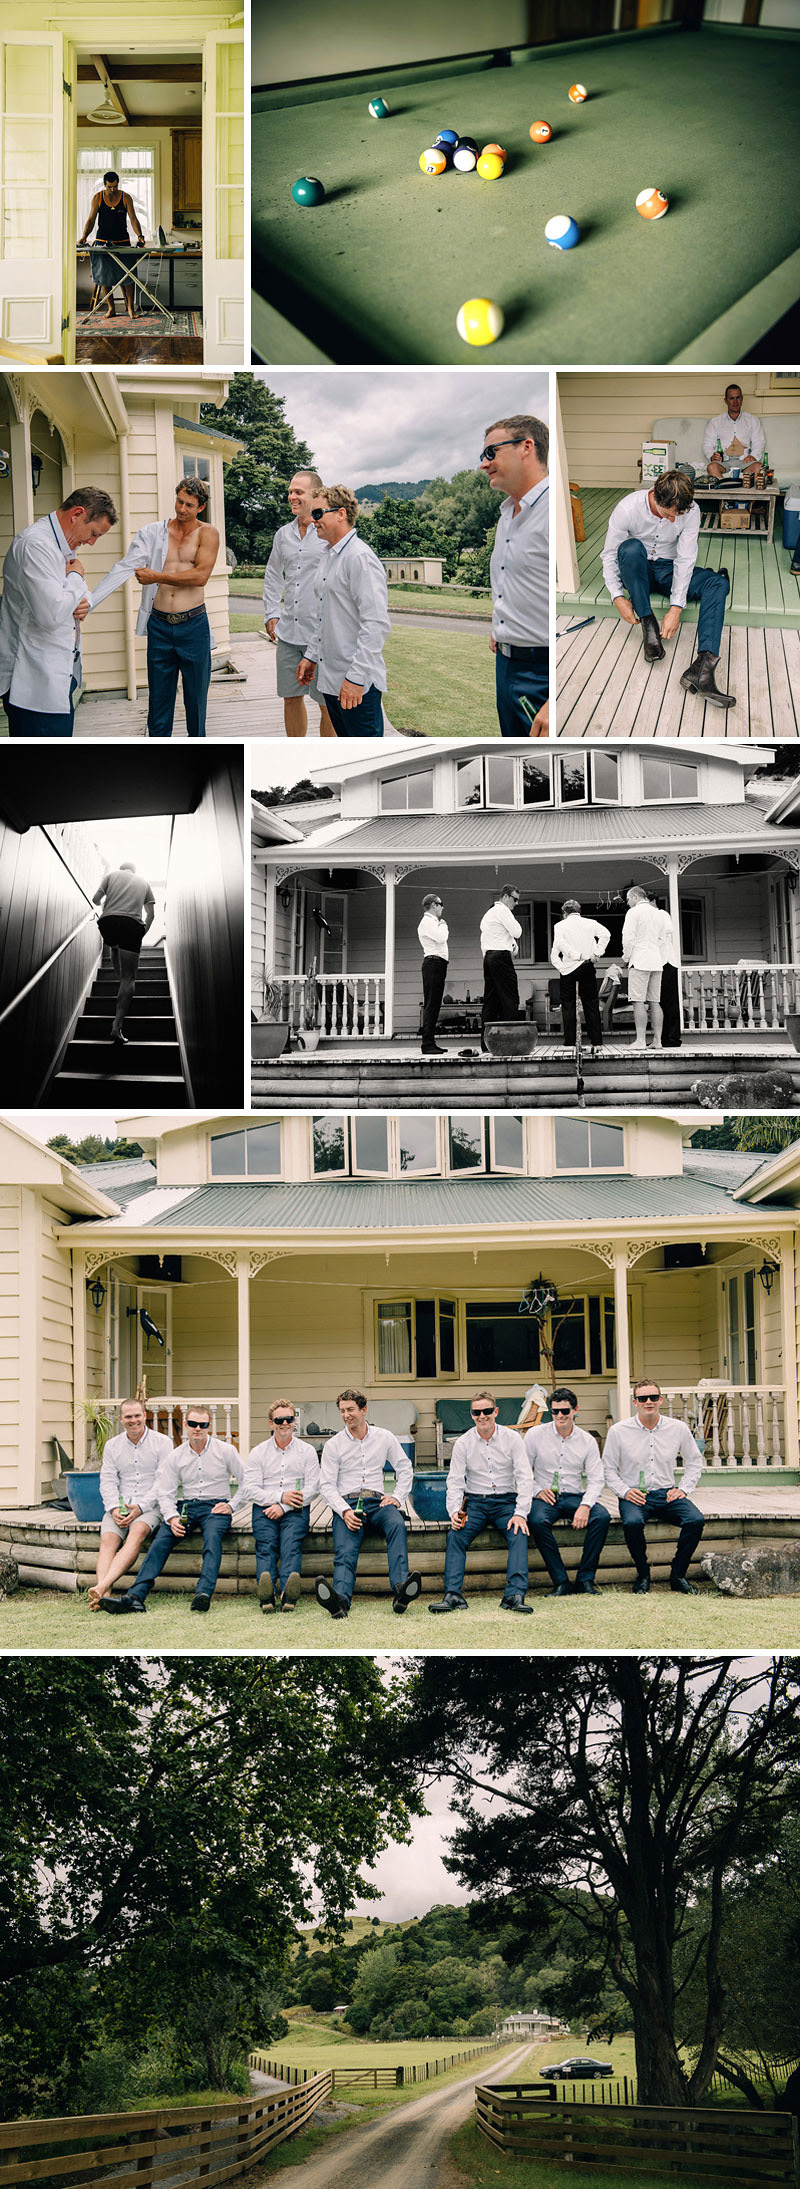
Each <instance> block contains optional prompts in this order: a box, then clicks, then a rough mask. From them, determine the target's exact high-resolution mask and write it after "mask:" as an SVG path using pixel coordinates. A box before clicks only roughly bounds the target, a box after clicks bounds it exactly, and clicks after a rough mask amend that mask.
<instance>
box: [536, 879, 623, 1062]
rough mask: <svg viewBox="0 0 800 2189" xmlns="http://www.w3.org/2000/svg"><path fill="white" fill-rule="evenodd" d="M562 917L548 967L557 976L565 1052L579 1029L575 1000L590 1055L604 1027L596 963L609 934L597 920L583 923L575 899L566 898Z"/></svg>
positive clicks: (573, 1042)
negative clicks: (554, 971)
mask: <svg viewBox="0 0 800 2189" xmlns="http://www.w3.org/2000/svg"><path fill="white" fill-rule="evenodd" d="M561 911H562V915H563V917H562V918H561V919H560V920H557V921H556V924H555V927H554V929H553V948H552V950H551V952H550V963H551V965H554V966H555V969H556V972H557V974H558V986H559V993H560V998H561V1031H562V1034H563V1037H564V1047H565V1049H574V1047H575V1037H576V1034H577V1026H578V997H579V996H580V1000H581V1009H582V1011H583V1017H584V1023H585V1026H586V1032H587V1036H588V1039H589V1042H590V1045H591V1049H592V1054H594V1052H595V1050H597V1049H600V1048H602V1043H603V1027H602V1023H601V1019H600V1002H599V998H598V994H597V974H596V972H595V963H596V961H597V959H598V958H602V956H603V953H604V951H606V950H607V949H608V945H609V943H610V941H611V931H610V929H609V928H607V927H601V925H600V922H599V920H585V919H584V917H583V913H582V911H581V908H580V904H579V902H578V899H577V897H567V898H566V899H565V902H564V903H563V904H562V907H561Z"/></svg>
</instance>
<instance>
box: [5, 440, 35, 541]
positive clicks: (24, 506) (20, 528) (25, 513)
mask: <svg viewBox="0 0 800 2189" xmlns="http://www.w3.org/2000/svg"><path fill="white" fill-rule="evenodd" d="M8 438H9V442H10V456H11V507H12V511H13V516H14V531H15V533H17V532H24V531H25V530H26V529H27V526H28V525H29V524H33V519H34V515H35V511H34V507H33V474H32V471H31V426H30V419H29V417H28V414H27V410H26V412H25V416H24V418H13V419H12V421H11V424H10V425H9V427H8Z"/></svg>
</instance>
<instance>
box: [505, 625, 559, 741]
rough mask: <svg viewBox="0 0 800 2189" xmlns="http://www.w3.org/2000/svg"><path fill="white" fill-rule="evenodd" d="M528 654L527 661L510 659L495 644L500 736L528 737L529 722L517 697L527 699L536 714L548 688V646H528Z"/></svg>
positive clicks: (543, 701)
mask: <svg viewBox="0 0 800 2189" xmlns="http://www.w3.org/2000/svg"><path fill="white" fill-rule="evenodd" d="M529 653H530V659H529V660H528V661H511V660H509V657H508V655H507V654H501V652H500V650H499V647H498V650H497V653H496V654H495V657H494V681H495V695H496V699H497V719H498V721H499V724H500V735H501V737H530V734H531V725H530V722H529V720H528V716H527V715H526V714H523V712H522V708H521V706H520V704H519V703H520V700H521V699H529V700H530V701H531V702H532V705H533V706H534V707H535V709H536V712H537V713H538V711H539V708H540V707H543V706H544V703H545V700H546V698H547V695H548V692H549V690H550V667H549V663H550V650H549V647H547V646H531V647H530V649H529Z"/></svg>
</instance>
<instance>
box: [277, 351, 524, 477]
mask: <svg viewBox="0 0 800 2189" xmlns="http://www.w3.org/2000/svg"><path fill="white" fill-rule="evenodd" d="M256 377H257V378H258V379H261V380H265V381H266V383H267V386H268V387H270V388H271V389H272V391H273V393H274V394H275V395H282V396H285V397H286V410H285V416H286V419H287V421H288V423H289V424H290V425H291V426H293V427H294V430H295V433H296V434H297V435H298V438H299V439H301V440H304V441H306V442H307V443H308V446H309V448H311V449H312V450H313V452H314V461H315V463H316V466H317V469H318V471H319V472H320V473H321V475H322V477H323V479H324V480H325V481H326V484H328V485H329V486H332V485H334V484H338V483H339V482H341V483H342V484H343V485H345V486H352V487H358V486H367V485H369V484H374V483H377V482H378V481H380V480H382V479H434V478H438V477H439V476H440V475H441V476H443V477H444V478H447V479H451V478H452V477H453V474H454V472H456V471H468V470H477V468H478V460H479V457H480V453H481V447H482V436H483V431H484V427H485V426H486V425H487V424H489V423H491V422H492V421H493V420H494V419H495V418H501V417H503V416H505V417H509V416H512V415H513V414H514V413H516V412H519V411H529V412H532V413H533V415H534V417H537V418H545V419H546V418H547V415H548V410H547V394H548V386H547V374H546V372H534V371H528V370H521V371H517V370H516V369H515V368H513V367H510V366H505V367H504V368H502V369H501V370H499V371H496V372H493V371H492V370H491V369H488V370H484V371H481V372H465V371H464V370H459V369H458V368H455V369H454V370H453V371H449V370H448V369H447V368H446V367H438V368H431V367H429V366H428V367H425V366H416V365H413V366H406V367H399V366H398V367H393V366H385V367H378V366H376V367H371V366H370V367H365V368H361V367H356V368H353V367H352V366H351V367H348V369H347V370H346V371H334V370H333V369H332V368H331V367H330V366H326V367H325V368H324V370H320V371H317V370H316V368H315V367H313V366H310V367H307V368H303V367H297V366H296V367H294V368H293V369H292V370H291V371H286V372H280V371H277V370H276V369H275V368H273V367H272V366H267V367H265V368H264V370H263V371H262V372H259V373H257V375H256Z"/></svg>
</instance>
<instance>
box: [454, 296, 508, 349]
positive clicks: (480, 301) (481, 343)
mask: <svg viewBox="0 0 800 2189" xmlns="http://www.w3.org/2000/svg"><path fill="white" fill-rule="evenodd" d="M504 325H505V320H504V317H503V313H502V312H501V310H500V306H499V304H492V303H491V301H490V299H489V297H488V296H471V297H469V298H468V299H467V302H466V304H462V306H461V310H460V312H459V314H458V318H457V320H456V326H457V328H458V332H459V334H460V336H461V340H462V342H469V343H471V345H472V348H473V349H483V348H484V347H485V345H486V343H487V342H496V341H497V337H498V335H499V334H502V332H503V327H504Z"/></svg>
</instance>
